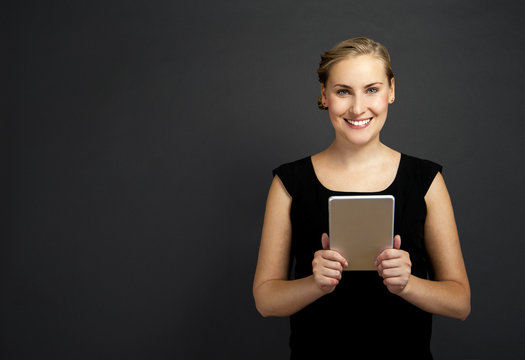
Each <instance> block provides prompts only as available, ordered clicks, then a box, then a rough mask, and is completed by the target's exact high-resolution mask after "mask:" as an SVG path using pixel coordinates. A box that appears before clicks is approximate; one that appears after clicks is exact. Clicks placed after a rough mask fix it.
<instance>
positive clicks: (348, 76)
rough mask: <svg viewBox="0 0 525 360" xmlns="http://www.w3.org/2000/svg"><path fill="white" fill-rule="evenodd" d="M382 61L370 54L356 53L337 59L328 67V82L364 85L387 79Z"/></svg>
mask: <svg viewBox="0 0 525 360" xmlns="http://www.w3.org/2000/svg"><path fill="white" fill-rule="evenodd" d="M387 80H388V79H387V75H386V71H385V66H384V64H383V62H382V61H381V60H380V59H378V58H377V57H375V56H372V55H358V56H352V57H347V58H345V59H342V60H339V61H338V62H336V63H335V64H334V65H332V67H331V68H330V72H329V76H328V82H330V83H332V84H335V83H340V82H342V83H344V84H346V85H351V84H355V85H359V84H362V85H366V84H371V83H376V82H385V81H387Z"/></svg>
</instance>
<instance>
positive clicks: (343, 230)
mask: <svg viewBox="0 0 525 360" xmlns="http://www.w3.org/2000/svg"><path fill="white" fill-rule="evenodd" d="M394 201H395V200H394V197H393V196H391V195H368V196H331V197H330V198H329V199H328V219H329V231H330V234H329V236H330V249H333V250H337V251H339V252H340V253H341V254H342V255H343V256H344V257H345V258H346V260H347V261H348V266H346V267H345V268H344V270H377V268H376V267H375V265H374V261H375V259H376V257H377V255H379V253H380V252H381V251H382V250H383V249H385V248H391V247H392V246H393V232H394Z"/></svg>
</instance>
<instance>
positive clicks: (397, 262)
mask: <svg viewBox="0 0 525 360" xmlns="http://www.w3.org/2000/svg"><path fill="white" fill-rule="evenodd" d="M404 264H405V262H404V261H403V259H402V258H395V259H388V260H383V261H381V264H380V265H381V267H382V268H383V269H392V268H397V267H401V266H403V265H404Z"/></svg>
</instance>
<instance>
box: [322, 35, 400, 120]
mask: <svg viewBox="0 0 525 360" xmlns="http://www.w3.org/2000/svg"><path fill="white" fill-rule="evenodd" d="M357 55H372V56H375V57H376V58H377V59H379V60H381V61H382V62H383V65H384V66H385V72H386V76H387V77H388V82H389V83H391V82H392V79H393V78H394V72H393V71H392V66H391V65H390V54H389V53H388V50H387V49H386V48H385V47H384V46H383V45H381V44H380V43H378V42H376V41H374V40H372V39H370V38H367V37H358V38H353V39H348V40H344V41H341V42H340V43H339V44H337V45H335V46H334V47H333V48H331V49H330V50H328V51H326V52H325V53H323V54H322V55H321V62H320V63H319V68H317V75H318V76H319V82H320V83H321V84H326V81H327V80H328V75H329V74H330V68H331V67H332V65H334V64H335V63H336V62H338V61H339V60H342V59H345V58H348V57H352V56H357ZM317 106H318V107H319V109H321V110H326V109H328V108H327V107H326V106H324V105H323V101H322V98H321V96H319V97H318V98H317Z"/></svg>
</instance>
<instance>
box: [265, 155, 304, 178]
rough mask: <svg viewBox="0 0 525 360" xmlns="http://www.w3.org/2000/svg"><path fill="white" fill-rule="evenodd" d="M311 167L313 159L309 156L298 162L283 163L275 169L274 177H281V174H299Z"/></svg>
mask: <svg viewBox="0 0 525 360" xmlns="http://www.w3.org/2000/svg"><path fill="white" fill-rule="evenodd" d="M310 165H311V157H310V156H307V157H304V158H301V159H298V160H294V161H290V162H286V163H283V164H281V165H279V166H278V167H276V168H275V169H273V175H274V176H275V175H279V173H281V172H297V171H302V170H304V169H307V168H308V167H309V166H310Z"/></svg>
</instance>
